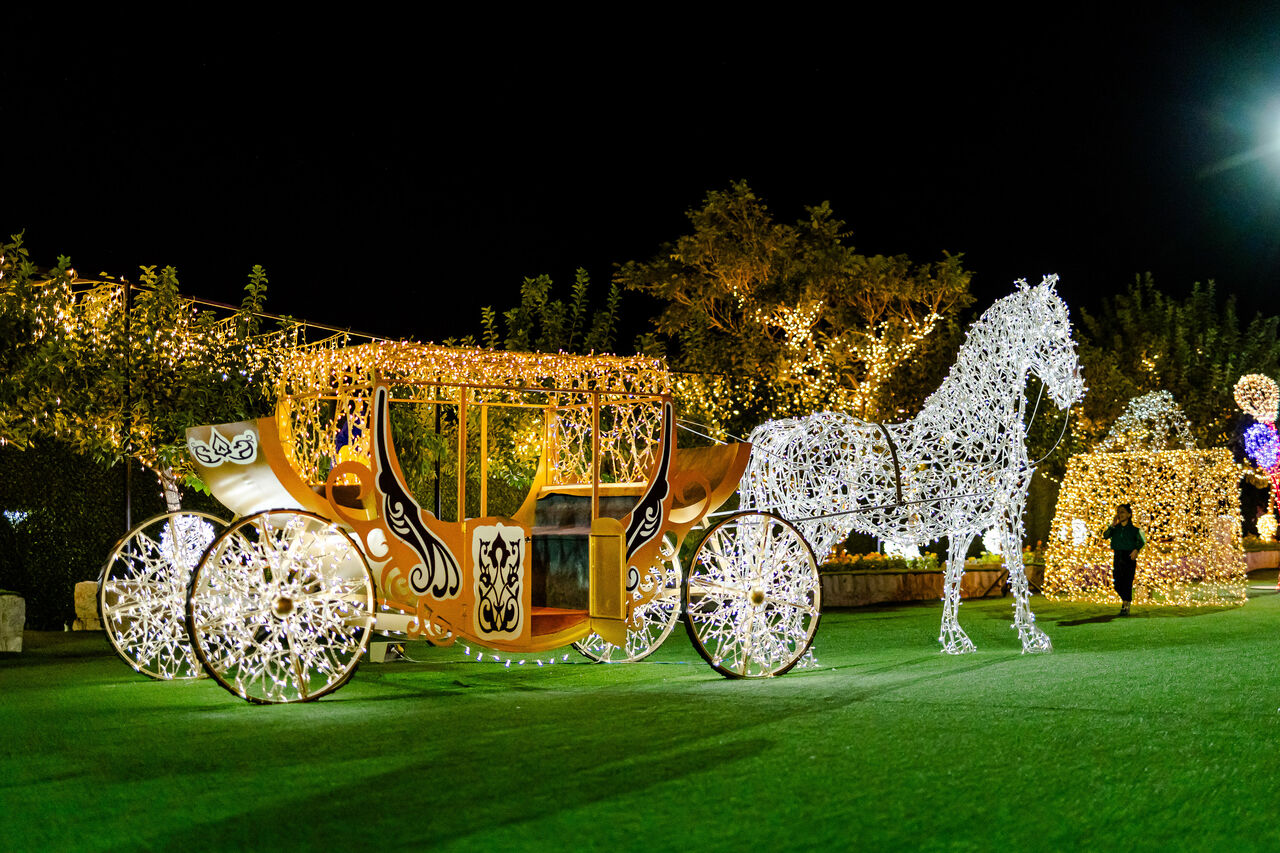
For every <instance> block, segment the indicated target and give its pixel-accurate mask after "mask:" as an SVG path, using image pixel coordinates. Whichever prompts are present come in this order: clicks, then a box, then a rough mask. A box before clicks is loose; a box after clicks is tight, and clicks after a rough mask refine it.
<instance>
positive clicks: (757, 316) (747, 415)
mask: <svg viewBox="0 0 1280 853" xmlns="http://www.w3.org/2000/svg"><path fill="white" fill-rule="evenodd" d="M805 213H806V216H805V217H804V218H802V219H800V220H799V221H798V222H796V224H794V225H787V224H782V223H778V222H775V221H774V219H773V217H772V216H771V214H770V213H769V211H768V209H767V208H766V206H765V205H764V203H763V202H762V201H761V200H760V199H759V198H758V197H757V196H756V195H755V194H754V193H753V192H752V191H751V189H750V187H749V186H748V185H747V184H746V183H745V182H737V183H734V184H732V185H731V186H730V187H729V189H727V190H720V191H713V192H711V193H708V195H707V197H706V200H705V202H704V204H703V206H702V208H701V209H698V210H693V211H690V212H689V214H688V218H689V222H690V225H691V227H692V229H691V232H690V233H688V234H686V235H684V236H682V237H679V238H678V239H677V240H676V241H675V242H674V243H672V244H667V245H664V246H663V247H662V249H661V250H660V251H659V252H658V254H657V255H655V256H654V257H653V258H652V259H651V260H649V261H647V262H638V261H631V262H628V263H626V264H624V265H622V267H621V268H620V269H619V270H618V272H617V275H616V276H615V281H616V282H618V283H621V284H622V285H623V286H624V287H626V288H627V289H628V290H636V291H640V292H643V293H647V294H649V295H650V296H653V297H654V298H656V299H657V300H658V301H659V302H660V303H661V304H662V309H661V311H660V313H659V314H658V316H657V317H655V318H654V326H655V332H656V340H657V341H659V342H660V343H661V344H662V345H663V346H664V348H665V349H666V350H667V352H668V353H669V354H670V357H671V359H672V363H673V366H674V367H675V368H676V369H678V370H682V371H689V372H691V373H692V374H694V375H692V376H687V377H685V378H684V379H683V380H682V382H681V383H680V389H679V390H680V391H681V392H682V395H683V396H684V397H685V398H686V399H685V402H686V404H687V405H688V406H689V407H690V408H691V409H693V410H695V411H696V413H697V414H700V415H701V416H702V417H705V418H710V419H712V420H713V421H714V422H716V425H718V426H722V427H733V429H735V430H738V431H740V430H742V429H743V428H746V427H749V426H751V425H753V424H755V423H758V422H759V421H761V420H764V419H767V418H773V417H785V416H789V415H798V414H803V413H807V412H812V411H816V410H819V409H837V410H842V411H846V412H849V413H851V414H855V415H858V416H860V417H864V418H897V417H900V416H902V415H903V414H905V413H906V412H904V411H903V405H904V403H905V402H906V397H907V396H909V395H903V394H900V393H897V392H895V391H894V390H893V389H892V387H891V385H890V379H891V378H894V377H895V376H897V375H898V374H899V372H900V371H901V369H902V368H903V367H904V365H906V364H908V363H909V361H910V360H911V359H912V358H913V357H916V356H918V355H919V354H920V352H921V348H922V347H923V346H925V344H926V342H927V341H928V340H929V338H930V335H932V334H933V333H934V332H935V330H936V329H938V328H939V326H940V324H945V322H946V321H947V319H948V318H949V317H952V316H954V314H955V313H956V312H957V311H958V310H959V309H961V308H963V307H964V306H966V305H968V304H969V303H970V302H971V301H972V298H971V297H970V295H969V279H970V273H969V272H968V271H966V270H965V269H964V268H963V266H962V264H961V258H960V256H958V255H956V256H952V255H946V254H944V256H943V259H942V260H941V261H938V262H936V263H932V264H917V263H915V262H913V261H912V260H911V259H910V258H908V257H907V256H905V255H896V256H892V257H889V256H884V255H870V256H868V255H861V254H858V253H856V252H855V251H854V250H853V248H852V247H851V246H848V245H846V244H845V239H846V238H847V237H848V233H847V232H846V230H845V223H844V222H842V221H841V220H839V219H837V218H836V217H835V215H834V213H833V212H832V210H831V208H830V206H829V205H828V204H827V203H826V202H824V203H822V204H820V205H817V206H815V207H808V208H806V209H805ZM950 354H951V353H948V354H947V355H950ZM924 393H927V391H926V392H924ZM919 396H920V399H923V394H921V395H919Z"/></svg>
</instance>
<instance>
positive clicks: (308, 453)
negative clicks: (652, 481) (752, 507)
mask: <svg viewBox="0 0 1280 853" xmlns="http://www.w3.org/2000/svg"><path fill="white" fill-rule="evenodd" d="M375 373H376V374H377V375H378V376H379V377H380V379H382V380H383V381H387V382H389V383H390V384H391V385H392V386H393V387H394V389H395V394H396V401H397V402H411V403H417V404H422V405H433V406H443V407H449V408H453V409H455V410H456V408H457V407H458V406H459V404H460V402H461V401H462V396H461V395H462V394H463V393H464V392H463V390H461V389H463V388H465V389H466V390H465V394H466V404H467V405H469V406H470V405H480V404H488V405H495V406H501V405H503V404H508V405H510V404H523V405H535V406H543V407H545V408H546V409H548V410H554V412H555V417H554V418H553V419H552V420H551V430H550V435H549V439H550V440H549V442H548V444H549V446H548V448H547V450H548V452H549V453H550V454H551V456H550V458H549V459H548V463H549V471H550V473H551V480H550V483H551V484H552V485H564V484H580V483H589V482H590V481H591V476H592V474H591V472H592V464H591V450H592V446H593V441H595V442H596V444H597V445H598V447H599V450H600V469H601V471H602V474H603V476H605V477H607V478H609V479H611V480H614V481H616V482H643V481H644V479H645V477H646V475H647V473H648V470H649V468H650V467H651V465H652V463H653V453H654V450H655V448H656V447H657V446H658V439H659V438H660V435H661V431H662V406H661V402H660V398H661V397H662V396H663V395H670V393H671V387H672V386H671V377H670V373H669V372H668V371H667V369H666V365H665V364H664V363H663V362H662V360H661V359H654V358H645V357H641V356H614V355H589V356H582V355H569V354H566V353H517V352H506V351H500V350H486V349H474V348H460V347H441V346H434V345H431V344H416V343H409V342H405V341H396V342H380V343H374V344H365V345H361V346H355V347H338V346H333V345H328V344H326V345H320V346H314V347H308V348H300V349H297V350H295V351H294V353H293V354H292V355H291V357H290V358H289V359H288V361H287V363H286V364H285V365H284V366H283V368H282V371H281V376H280V394H279V402H278V404H277V414H276V418H277V422H278V424H279V425H280V435H281V440H282V444H283V445H284V448H285V451H286V454H287V455H288V457H289V461H290V464H291V465H292V467H293V468H294V469H295V470H296V471H297V472H298V473H299V474H300V475H301V476H303V477H304V478H305V479H307V480H308V481H309V482H322V481H323V480H324V477H323V476H322V472H324V471H325V470H326V468H327V466H328V465H329V464H330V463H331V462H332V460H333V457H334V454H335V453H336V452H337V451H336V448H335V447H334V435H335V433H337V432H338V431H339V429H345V430H346V431H347V435H348V436H349V437H350V440H349V446H350V450H348V451H347V453H348V458H351V459H354V460H356V461H361V462H363V463H364V464H366V465H367V464H369V449H370V445H369V438H370V434H371V433H370V430H369V427H368V424H369V418H370V412H371V410H370V398H369V389H370V388H372V384H373V376H374V374H375ZM593 394H599V395H600V396H601V406H600V423H599V429H598V430H595V431H594V438H593V423H592V409H591V404H592V398H593ZM645 402H647V404H645ZM340 421H341V422H343V423H342V424H341V426H340V425H339V422H340ZM540 438H541V436H540V435H539V434H537V433H532V434H528V435H526V434H521V435H520V436H518V437H517V442H518V447H517V448H516V449H517V452H522V453H524V454H528V455H531V456H533V457H535V458H536V454H537V453H538V452H539V451H541V450H542V445H541V441H540Z"/></svg>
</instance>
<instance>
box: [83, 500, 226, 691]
mask: <svg viewBox="0 0 1280 853" xmlns="http://www.w3.org/2000/svg"><path fill="white" fill-rule="evenodd" d="M226 526H227V523H226V522H225V521H223V520H222V519H220V518H216V517H214V516H212V515H208V514H206V513H203V512H181V511H179V512H166V513H164V514H162V515H157V516H155V517H154V518H149V519H147V520H146V521H144V522H142V523H141V524H139V525H138V526H137V527H135V528H133V530H130V531H129V532H128V533H127V534H125V536H124V537H123V538H122V539H121V540H120V541H119V542H117V543H116V546H115V547H114V548H112V549H111V554H110V555H109V556H108V557H107V562H106V563H105V564H104V565H103V567H102V572H101V574H100V575H99V576H98V613H99V616H100V617H101V619H102V627H103V629H104V630H105V631H106V633H107V639H108V640H110V641H111V645H112V647H113V648H114V649H115V650H116V653H117V654H119V655H120V657H121V658H123V659H124V662H125V663H127V664H129V666H131V667H133V668H134V669H136V670H137V671H138V672H141V673H142V674H143V675H146V676H149V677H151V678H157V679H165V680H170V679H183V678H203V677H204V674H205V672H204V667H202V666H201V665H200V661H199V659H198V658H196V655H195V651H194V650H193V649H192V647H191V641H190V640H189V639H188V637H187V620H186V618H185V613H186V601H187V585H188V583H189V581H190V580H191V572H192V570H194V569H195V567H196V565H197V564H198V563H199V562H200V556H201V555H202V554H204V552H205V549H206V548H208V547H209V544H210V543H211V542H213V540H214V537H216V536H217V535H218V533H219V531H221V530H222V529H223V528H224V527H226Z"/></svg>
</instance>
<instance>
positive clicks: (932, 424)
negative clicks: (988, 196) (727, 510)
mask: <svg viewBox="0 0 1280 853" xmlns="http://www.w3.org/2000/svg"><path fill="white" fill-rule="evenodd" d="M1056 282H1057V276H1049V277H1047V278H1046V279H1045V280H1044V281H1043V282H1042V283H1041V284H1039V285H1037V286H1035V287H1028V286H1027V284H1026V282H1025V281H1019V282H1018V283H1017V285H1018V289H1017V290H1016V291H1015V292H1014V293H1013V294H1011V295H1009V296H1006V297H1005V298H1003V299H1001V300H999V301H998V302H996V303H995V304H994V305H992V306H991V307H990V308H988V309H987V311H986V312H985V313H984V314H983V315H982V316H981V317H980V318H978V321H977V322H976V323H974V325H973V326H972V327H971V328H970V330H969V334H968V337H967V338H966V340H965V343H964V345H963V346H962V347H961V348H960V352H959V355H958V357H957V359H956V363H955V364H954V365H953V366H952V368H951V372H950V373H949V374H948V375H947V378H946V379H945V380H943V383H942V385H941V386H940V387H939V388H938V390H937V391H935V392H934V393H933V394H932V395H930V397H929V399H928V400H926V401H925V404H924V407H923V409H922V410H921V412H920V414H919V415H917V416H916V417H915V418H914V419H913V420H910V421H907V422H906V423H901V424H883V425H882V424H876V423H868V422H867V421H862V420H858V419H857V418H853V417H850V416H848V415H843V414H838V413H833V412H823V413H820V414H815V415H811V416H808V417H803V418H792V419H788V420H778V421H770V422H768V423H765V424H762V425H761V426H759V427H756V429H755V430H754V431H753V432H752V433H751V438H750V441H751V444H752V445H753V450H752V453H751V462H750V465H749V467H748V468H747V472H746V475H745V476H744V477H743V481H742V482H743V485H742V508H743V509H765V510H771V511H773V512H775V513H777V514H779V515H781V516H783V517H784V518H786V519H788V520H789V521H791V522H792V523H794V524H795V525H796V526H797V527H799V528H800V529H801V531H802V532H803V533H804V535H805V537H806V538H807V539H808V540H809V543H810V544H811V545H812V546H813V548H814V551H815V553H817V554H826V553H829V552H830V550H831V548H832V547H833V546H834V545H835V544H836V543H837V542H839V541H841V540H842V539H844V538H845V537H846V536H848V535H849V533H850V531H852V530H857V531H859V532H862V533H867V534H870V535H872V536H876V537H878V538H880V539H882V540H885V541H887V542H890V543H893V544H895V545H897V546H899V547H906V546H909V545H912V544H924V543H927V542H930V541H933V540H935V539H937V538H939V537H942V536H946V537H948V539H949V547H948V552H947V569H946V576H945V579H944V581H943V610H942V631H941V633H940V635H939V637H938V640H939V642H941V643H942V645H943V651H946V652H949V653H952V654H960V653H962V652H970V651H973V648H974V646H973V642H972V641H971V640H970V639H969V637H968V636H967V635H966V634H965V633H964V631H963V630H962V629H961V628H960V623H959V621H958V618H957V616H958V608H959V606H960V579H961V576H962V575H963V574H964V558H965V553H966V552H967V551H968V550H969V544H970V543H971V542H972V541H973V537H974V536H975V535H976V534H978V533H981V532H982V531H984V530H988V529H991V528H997V529H998V530H999V531H1000V540H1001V545H1002V550H1003V553H1004V560H1005V567H1006V568H1007V569H1008V570H1009V581H1010V584H1011V586H1012V588H1013V594H1014V620H1013V624H1014V627H1015V628H1016V629H1017V631H1018V636H1019V638H1020V639H1021V640H1022V650H1023V652H1039V651H1050V650H1051V649H1052V648H1053V644H1052V643H1051V642H1050V641H1049V638H1048V636H1047V635H1045V633H1044V632H1043V631H1041V630H1040V629H1039V628H1037V627H1036V625H1035V616H1034V614H1032V612H1031V608H1030V605H1029V603H1028V595H1029V593H1028V584H1027V578H1026V574H1025V572H1024V570H1023V565H1022V557H1021V549H1022V513H1023V509H1024V507H1025V506H1026V501H1027V488H1028V486H1029V485H1030V482H1031V474H1032V471H1033V470H1034V468H1033V466H1032V464H1031V463H1030V462H1029V461H1028V459H1027V448H1026V428H1025V426H1024V422H1023V416H1024V413H1025V411H1024V410H1025V408H1026V395H1025V394H1024V393H1023V390H1024V386H1025V385H1026V382H1027V377H1028V375H1029V374H1034V375H1035V376H1036V377H1038V378H1039V379H1040V381H1041V382H1042V383H1043V387H1044V390H1045V391H1047V392H1048V394H1049V396H1050V397H1051V398H1052V399H1053V401H1054V403H1056V404H1057V405H1058V407H1059V408H1062V409H1066V408H1068V407H1069V406H1071V404H1072V403H1074V402H1076V401H1077V400H1079V399H1080V398H1081V397H1082V396H1083V394H1084V383H1083V380H1082V378H1081V376H1080V368H1079V363H1078V361H1077V359H1076V350H1075V344H1074V342H1073V341H1072V339H1071V325H1070V321H1069V320H1068V318H1067V306H1066V304H1065V303H1064V302H1063V301H1062V299H1061V297H1059V296H1058V294H1057V293H1056V292H1055V290H1054V284H1055V283H1056Z"/></svg>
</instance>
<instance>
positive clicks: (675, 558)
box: [573, 536, 681, 663]
mask: <svg viewBox="0 0 1280 853" xmlns="http://www.w3.org/2000/svg"><path fill="white" fill-rule="evenodd" d="M661 549H662V558H663V560H664V561H665V562H662V563H658V564H656V565H655V566H652V567H650V569H649V571H648V572H647V573H646V575H647V577H646V578H645V581H644V584H643V586H644V589H645V591H646V592H647V591H648V590H649V589H652V585H654V584H657V585H658V590H657V592H656V594H655V595H654V597H653V598H652V599H650V600H649V601H647V602H645V603H644V604H642V605H640V606H639V607H637V608H636V609H635V610H634V611H633V612H632V614H631V621H630V622H629V623H628V624H627V645H626V648H619V647H618V646H615V645H614V644H613V643H610V642H608V641H607V640H605V639H604V638H603V637H601V636H600V635H599V634H595V633H592V634H589V635H587V636H586V637H585V638H584V639H582V640H579V641H578V642H576V643H574V644H573V647H574V648H575V649H577V650H578V651H579V652H580V653H582V654H583V655H584V656H586V657H589V658H591V660H594V661H599V662H601V663H635V662H636V661H639V660H644V659H645V658H647V657H648V656H649V655H651V654H653V653H654V651H655V650H657V648H658V646H660V645H662V643H663V642H664V641H665V640H666V639H667V637H668V635H670V634H671V629H672V628H674V627H675V625H676V622H677V621H678V620H679V619H680V578H681V571H680V556H679V555H678V554H677V553H676V548H675V542H674V541H673V540H672V539H671V537H670V536H667V537H665V538H664V539H663V540H662V545H661ZM637 574H638V573H637ZM637 583H638V581H637ZM628 591H630V592H633V593H635V590H634V589H630V588H629V590H628Z"/></svg>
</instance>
